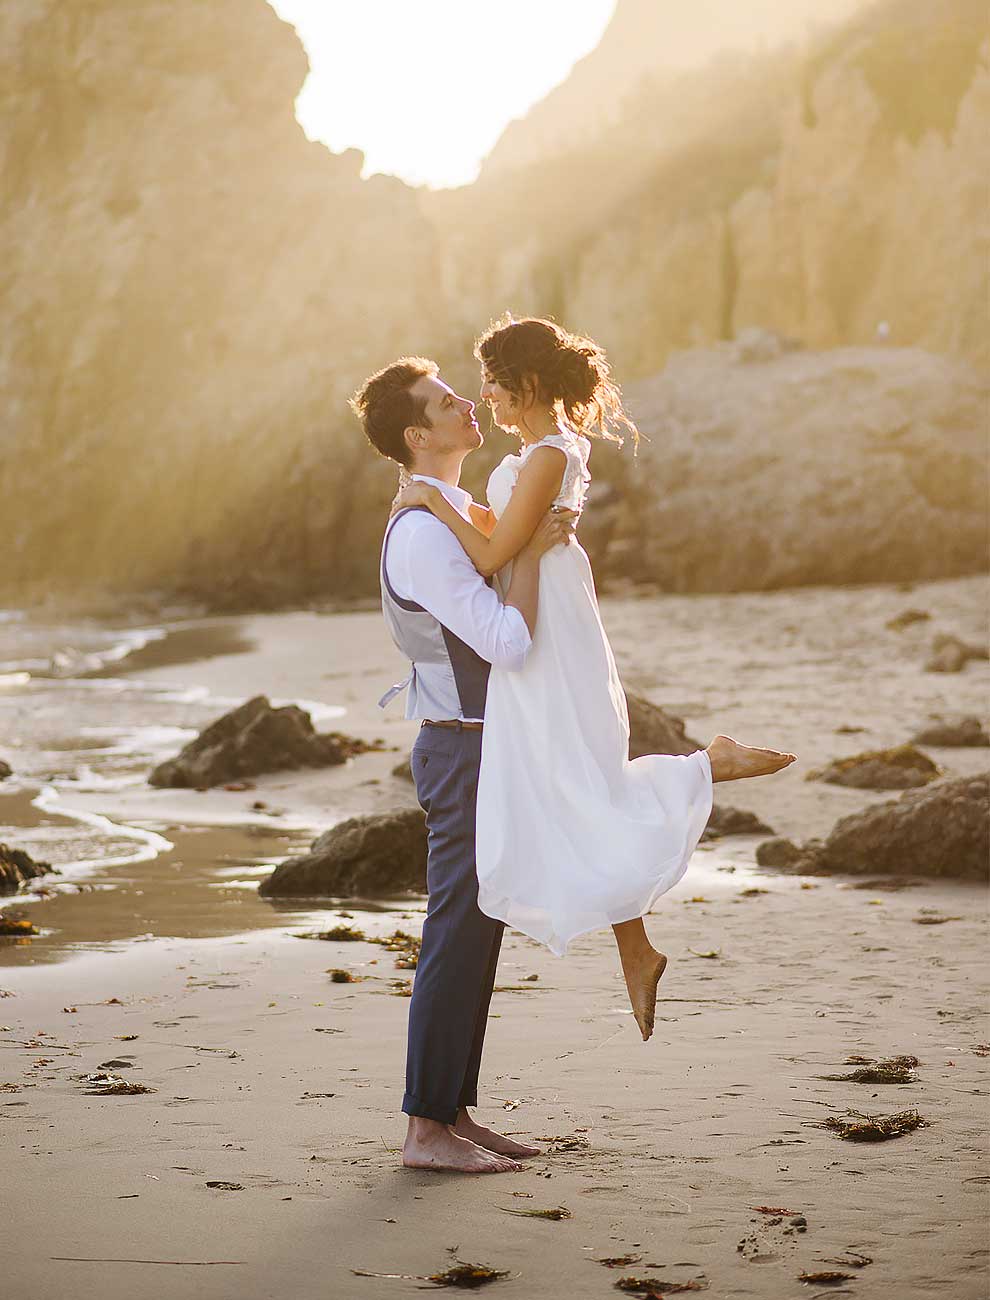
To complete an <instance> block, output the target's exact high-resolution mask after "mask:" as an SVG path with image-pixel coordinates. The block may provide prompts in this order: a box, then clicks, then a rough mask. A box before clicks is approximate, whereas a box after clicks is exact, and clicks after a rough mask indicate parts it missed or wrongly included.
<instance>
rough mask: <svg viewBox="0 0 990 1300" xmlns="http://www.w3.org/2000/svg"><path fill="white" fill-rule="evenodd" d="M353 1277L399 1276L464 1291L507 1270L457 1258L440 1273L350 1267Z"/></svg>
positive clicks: (497, 1277) (505, 1272)
mask: <svg viewBox="0 0 990 1300" xmlns="http://www.w3.org/2000/svg"><path fill="white" fill-rule="evenodd" d="M351 1272H352V1273H353V1274H354V1276H355V1277H387V1278H401V1279H402V1280H403V1281H405V1282H432V1283H433V1285H434V1286H455V1287H460V1288H461V1289H462V1290H464V1291H475V1290H477V1289H478V1287H482V1286H487V1285H488V1283H489V1282H497V1281H498V1280H499V1278H502V1277H508V1276H509V1274H508V1270H507V1269H502V1268H489V1267H488V1265H487V1264H468V1263H466V1262H465V1261H464V1260H462V1259H459V1260H457V1262H456V1263H455V1264H453V1265H452V1266H451V1267H450V1268H446V1269H444V1270H443V1272H442V1273H428V1274H426V1275H424V1274H422V1273H371V1272H368V1271H367V1270H366V1269H363V1268H352V1269H351Z"/></svg>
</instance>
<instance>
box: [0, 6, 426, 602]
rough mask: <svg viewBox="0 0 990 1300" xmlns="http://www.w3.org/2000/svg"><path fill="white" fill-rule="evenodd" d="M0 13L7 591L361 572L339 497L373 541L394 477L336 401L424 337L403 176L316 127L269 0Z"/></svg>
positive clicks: (414, 236) (415, 237)
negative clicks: (298, 108) (375, 168)
mask: <svg viewBox="0 0 990 1300" xmlns="http://www.w3.org/2000/svg"><path fill="white" fill-rule="evenodd" d="M0 23H2V29H0V45H2V48H3V50H4V58H5V63H6V73H7V75H6V76H5V77H4V82H3V84H4V86H5V91H4V93H3V96H4V97H3V104H2V121H3V125H2V126H0V136H2V141H3V144H2V148H3V173H4V192H3V198H2V200H0V201H2V209H0V239H2V242H3V246H4V248H5V249H8V250H12V252H13V256H8V258H7V259H5V266H4V271H3V298H4V314H5V328H4V331H3V336H2V340H0V374H2V375H3V381H4V382H3V384H2V396H0V428H2V429H3V431H4V447H3V455H2V464H0V473H2V481H0V486H2V491H3V500H4V501H5V503H6V504H7V507H8V508H7V512H6V519H5V537H4V543H5V545H4V563H3V566H2V568H3V579H4V585H5V586H7V587H8V588H13V587H16V588H17V589H19V590H20V591H22V592H23V591H25V590H26V591H28V592H34V593H40V592H44V591H46V590H47V589H49V588H50V587H51V586H52V585H57V586H59V587H61V588H63V589H71V588H72V587H74V586H75V585H76V584H89V583H94V582H98V583H103V584H105V585H107V586H109V587H111V588H115V589H131V590H136V589H141V588H143V587H147V585H148V584H149V583H150V584H155V585H158V586H160V587H163V588H171V589H182V590H190V591H195V592H202V593H203V594H205V595H206V596H207V597H208V598H209V599H211V600H221V601H222V600H223V599H224V598H225V595H226V594H231V595H232V596H233V597H234V598H236V599H242V600H251V599H255V598H256V599H262V600H263V599H266V598H271V597H277V596H279V595H281V594H286V595H287V594H292V595H299V594H306V593H307V592H309V591H322V590H326V589H332V588H333V587H335V586H336V587H338V588H343V589H347V588H349V587H350V588H353V587H354V585H355V584H356V583H358V584H365V583H366V582H367V580H368V573H367V566H362V565H361V564H358V566H357V568H358V570H359V571H360V572H359V575H358V574H357V573H356V572H355V568H354V564H353V560H354V557H355V556H356V555H358V554H359V548H357V547H355V546H352V545H351V544H350V535H351V533H352V531H353V529H354V528H355V527H359V526H360V523H361V520H360V518H357V519H355V514H354V513H352V511H354V512H355V513H356V508H357V507H358V503H362V504H363V505H364V506H365V507H366V508H367V510H368V512H369V519H368V543H369V545H371V544H372V534H377V532H378V528H379V518H378V516H377V515H374V516H372V515H371V511H372V510H373V508H374V505H375V503H376V502H377V503H378V505H379V506H380V505H381V504H382V503H383V502H384V501H387V500H388V497H389V495H390V490H391V487H392V482H393V479H394V475H392V474H391V473H390V472H388V471H386V470H385V467H384V465H379V464H377V463H376V462H375V461H374V459H373V458H371V457H370V456H369V455H368V454H367V453H366V450H365V448H364V447H362V446H361V439H360V435H359V433H358V431H357V430H356V428H355V426H354V424H353V422H352V420H351V417H350V416H349V413H348V412H347V410H346V406H345V398H346V396H347V394H348V393H349V392H350V391H352V389H353V386H354V384H355V382H356V378H360V376H361V375H362V374H363V373H364V372H365V371H366V369H367V367H368V366H369V365H372V364H380V363H383V362H384V361H386V360H387V359H389V357H390V356H391V355H393V354H394V353H395V352H397V351H400V350H409V348H410V347H412V346H414V345H416V344H418V345H420V346H421V347H425V348H429V347H432V346H436V343H437V341H438V340H437V335H436V331H435V330H433V329H432V328H431V327H429V326H427V327H426V329H425V330H424V329H423V326H422V325H421V324H419V325H418V328H417V329H416V330H415V332H412V331H411V326H412V324H413V323H414V322H415V323H417V324H418V323H419V322H421V321H422V320H423V305H424V303H427V302H428V301H429V300H430V296H431V292H432V291H431V288H430V284H431V280H432V278H433V277H434V275H435V271H434V266H433V258H434V253H433V240H432V235H431V232H430V231H429V229H428V228H427V226H426V224H425V221H424V219H423V217H422V216H421V215H420V213H419V211H418V207H417V203H416V198H415V195H414V194H413V192H412V191H411V190H409V189H407V188H406V187H405V186H404V185H402V184H401V183H400V182H398V181H394V180H391V179H387V178H384V177H379V178H375V179H374V180H372V181H367V182H366V181H362V180H360V178H359V171H360V167H361V156H360V154H358V153H356V152H353V151H352V152H351V153H349V154H343V155H341V156H334V155H332V154H330V153H328V152H327V150H326V149H325V148H324V147H323V146H322V145H319V144H315V143H310V142H308V141H307V140H306V138H305V137H304V135H303V134H302V131H301V130H300V129H299V127H298V125H297V123H296V121H295V118H294V116H293V102H294V99H295V96H296V94H297V92H298V90H299V88H300V86H301V84H302V82H303V79H304V77H305V75H306V72H307V67H308V65H307V60H306V57H305V54H304V52H303V49H302V47H301V45H300V43H299V40H298V38H297V37H296V34H295V32H294V31H293V29H292V28H291V27H290V26H288V25H286V24H285V23H282V22H280V21H279V19H278V18H277V17H276V16H275V14H274V12H273V11H272V10H271V9H270V8H269V7H268V5H267V4H265V3H264V0H249V2H248V3H244V0H211V3H210V4H208V5H201V4H198V3H195V0H142V2H141V3H133V4H128V5H126V6H120V5H117V4H114V3H112V0H90V2H89V3H87V4H86V5H84V6H68V7H67V6H64V5H60V4H57V3H55V0H32V3H27V2H26V0H25V2H24V3H17V2H16V0H15V3H12V4H8V5H4V6H3V9H2V16H0ZM12 503H16V506H14V508H11V506H12ZM372 570H373V565H372Z"/></svg>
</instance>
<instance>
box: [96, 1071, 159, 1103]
mask: <svg viewBox="0 0 990 1300" xmlns="http://www.w3.org/2000/svg"><path fill="white" fill-rule="evenodd" d="M86 1082H87V1083H88V1084H90V1085H91V1086H90V1087H88V1088H86V1089H84V1091H85V1092H86V1093H87V1094H88V1095H89V1096H90V1097H131V1096H135V1095H137V1094H138V1093H141V1092H154V1091H155V1089H154V1088H149V1087H148V1085H147V1084H146V1083H130V1082H129V1081H128V1080H127V1079H121V1078H120V1077H119V1076H118V1075H116V1074H106V1073H100V1074H87V1075H86Z"/></svg>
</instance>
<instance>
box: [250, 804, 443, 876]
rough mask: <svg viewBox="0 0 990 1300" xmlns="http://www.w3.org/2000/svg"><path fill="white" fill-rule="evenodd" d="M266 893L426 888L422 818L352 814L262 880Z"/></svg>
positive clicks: (403, 814)
mask: <svg viewBox="0 0 990 1300" xmlns="http://www.w3.org/2000/svg"><path fill="white" fill-rule="evenodd" d="M258 892H259V894H261V895H262V896H263V897H265V898H279V897H283V896H285V897H294V898H325V897H332V898H346V897H352V896H353V897H362V898H376V897H379V898H380V897H388V898H392V897H395V895H396V894H401V893H410V892H411V893H417V894H425V893H426V817H425V816H424V814H423V813H422V812H421V811H420V810H419V809H418V808H414V809H410V810H409V811H408V812H398V813H386V814H384V815H381V814H378V815H374V816H368V817H352V818H351V819H350V820H349V821H346V822H341V823H340V825H339V826H334V827H332V828H331V829H330V830H328V831H325V832H324V834H322V835H321V836H320V837H319V839H317V840H315V841H314V843H313V846H312V849H311V850H310V852H309V853H308V854H307V855H306V856H305V857H302V858H288V859H287V860H286V861H285V862H282V863H280V864H279V865H278V866H277V867H276V868H275V870H274V871H273V872H272V874H271V875H270V876H268V877H267V878H266V879H265V880H263V881H262V882H261V885H260V886H259V888H258Z"/></svg>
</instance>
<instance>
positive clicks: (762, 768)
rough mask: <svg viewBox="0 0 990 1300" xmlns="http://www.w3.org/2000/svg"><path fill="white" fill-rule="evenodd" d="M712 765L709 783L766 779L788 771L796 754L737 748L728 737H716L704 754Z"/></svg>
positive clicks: (735, 742)
mask: <svg viewBox="0 0 990 1300" xmlns="http://www.w3.org/2000/svg"><path fill="white" fill-rule="evenodd" d="M706 753H707V754H708V759H709V761H710V763H711V765H712V780H713V781H738V780H740V779H741V778H742V777H744V776H769V775H770V773H771V772H779V771H780V769H781V768H783V767H788V766H789V765H790V764H791V763H793V762H794V760H795V759H796V758H797V755H796V754H786V753H782V752H781V751H780V750H777V749H756V748H754V747H753V746H752V745H740V743H739V741H738V740H733V739H732V737H731V736H716V737H715V739H714V740H713V741H712V743H711V744H710V745H709V746H708V749H707V751H706Z"/></svg>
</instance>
